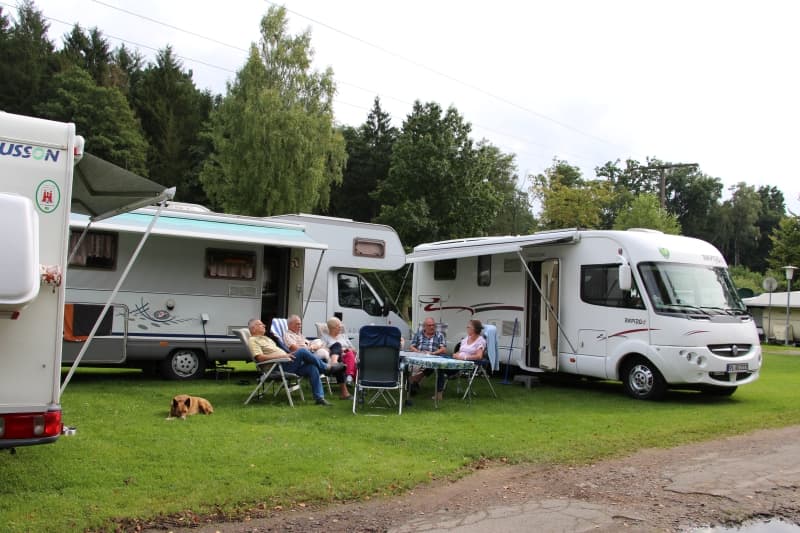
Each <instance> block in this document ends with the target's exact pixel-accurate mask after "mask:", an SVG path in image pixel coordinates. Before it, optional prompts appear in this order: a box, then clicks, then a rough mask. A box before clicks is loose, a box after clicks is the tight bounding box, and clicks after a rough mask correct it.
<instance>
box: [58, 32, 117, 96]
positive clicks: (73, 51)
mask: <svg viewBox="0 0 800 533" xmlns="http://www.w3.org/2000/svg"><path fill="white" fill-rule="evenodd" d="M59 53H60V55H61V56H62V57H63V58H64V60H65V61H66V62H67V63H68V64H70V65H75V66H79V67H81V68H83V69H84V70H85V71H86V72H88V73H89V74H90V75H91V76H92V78H94V81H95V83H97V85H100V86H101V87H105V86H108V85H110V84H111V60H112V54H111V47H110V46H109V44H108V41H107V40H106V39H105V38H104V37H103V33H102V32H101V31H100V30H98V29H97V28H92V29H91V30H89V33H88V34H86V33H84V32H83V29H81V27H80V25H79V24H75V26H73V27H72V31H71V32H70V33H68V34H67V35H65V36H64V46H63V47H62V49H61V51H60V52H59Z"/></svg>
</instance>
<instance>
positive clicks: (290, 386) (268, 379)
mask: <svg viewBox="0 0 800 533" xmlns="http://www.w3.org/2000/svg"><path fill="white" fill-rule="evenodd" d="M233 332H234V333H235V334H236V336H237V337H239V340H240V341H242V343H243V344H244V346H245V349H246V350H247V353H249V354H250V357H251V358H252V356H253V354H252V352H250V345H249V344H248V340H249V339H250V330H249V329H248V328H240V329H234V330H233ZM253 362H254V363H255V365H256V368H257V369H258V371H259V376H258V383H257V384H256V388H255V389H253V392H251V393H250V396H248V397H247V400H245V402H244V404H245V405H247V404H248V403H250V400H252V399H253V397H255V396H256V395H257V396H258V397H259V398H261V397H263V395H264V393H265V392H266V391H267V389H268V388H269V387H270V386H272V388H273V394H272V395H273V396H276V395H277V394H278V393H279V392H280V391H281V389H283V390H285V391H286V398H287V399H288V400H289V405H290V406H292V407H294V401H293V400H292V393H293V392H295V391H299V393H300V399H301V400H302V401H305V396H303V388H302V387H301V386H300V376H298V375H297V374H293V373H291V372H285V371H284V370H283V364H284V363H289V362H291V359H289V358H288V357H287V358H282V359H270V360H269V361H256V360H255V359H253Z"/></svg>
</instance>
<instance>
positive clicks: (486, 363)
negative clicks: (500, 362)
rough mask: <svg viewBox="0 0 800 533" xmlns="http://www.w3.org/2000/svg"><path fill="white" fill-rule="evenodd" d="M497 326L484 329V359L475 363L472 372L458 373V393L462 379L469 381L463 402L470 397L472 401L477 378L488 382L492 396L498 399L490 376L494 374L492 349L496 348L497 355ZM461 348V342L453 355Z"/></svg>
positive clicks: (488, 326)
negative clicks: (473, 386)
mask: <svg viewBox="0 0 800 533" xmlns="http://www.w3.org/2000/svg"><path fill="white" fill-rule="evenodd" d="M494 328H495V326H493V325H491V324H487V325H486V326H484V327H483V329H484V331H483V333H482V335H483V338H484V339H486V349H485V350H484V351H483V358H482V359H480V360H478V361H473V362H474V363H475V366H474V367H472V369H470V370H464V371H462V372H459V373H458V376H457V377H458V378H459V387H458V392H459V394H460V393H461V378H462V377H463V378H465V379H467V388H466V389H465V390H464V396H462V397H461V399H462V400H465V399H467V397H469V399H470V401H471V400H472V395H474V394H475V392H474V391H473V390H472V383H473V382H474V381H475V378H476V377H479V376H480V377H483V378H484V379H485V380H486V383H488V384H489V389H490V390H491V391H492V395H493V396H494V397H495V398H497V393H496V392H495V391H494V386H493V385H492V380H491V379H490V378H489V375H490V374H491V373H492V366H493V365H492V361H491V357H490V353H491V352H492V348H494V353H497V345H496V343H497V335H496V329H494ZM492 342H494V343H495V346H494V347H492V346H491V344H490V343H492ZM460 347H461V343H460V342H459V343H458V344H456V346H455V348H453V353H455V352H457V351H458V350H459V348H460Z"/></svg>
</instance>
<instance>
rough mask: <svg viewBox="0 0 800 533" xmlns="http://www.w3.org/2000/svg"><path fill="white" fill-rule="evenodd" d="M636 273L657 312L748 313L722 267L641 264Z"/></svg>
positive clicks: (700, 313) (696, 313)
mask: <svg viewBox="0 0 800 533" xmlns="http://www.w3.org/2000/svg"><path fill="white" fill-rule="evenodd" d="M639 274H640V275H641V276H642V280H643V281H644V286H645V290H646V291H647V295H648V297H649V298H650V302H651V303H652V305H653V308H654V309H655V311H656V312H657V313H666V314H670V313H677V314H695V315H698V314H699V315H744V314H747V310H746V308H745V305H744V304H743V303H742V301H741V299H740V298H739V295H738V294H737V293H736V288H735V287H734V286H733V282H731V279H730V276H728V271H727V269H725V268H722V267H712V266H707V265H689V264H681V263H641V264H640V265H639Z"/></svg>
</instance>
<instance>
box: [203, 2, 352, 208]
mask: <svg viewBox="0 0 800 533" xmlns="http://www.w3.org/2000/svg"><path fill="white" fill-rule="evenodd" d="M286 27H287V20H286V9H285V8H282V7H281V8H278V7H270V8H269V10H268V12H267V14H266V15H265V16H264V17H263V18H262V19H261V42H260V45H258V46H257V45H255V44H254V45H252V46H251V48H250V54H249V57H248V59H247V62H246V64H245V65H244V67H242V69H241V70H240V71H239V72H238V73H237V74H236V79H235V81H234V82H233V83H232V84H231V85H230V86H229V87H228V93H227V95H226V96H225V97H224V98H223V99H222V102H221V103H220V105H219V107H218V108H217V109H216V110H215V111H214V112H212V114H211V127H210V139H211V141H212V143H213V146H214V153H213V155H212V156H211V157H210V158H209V159H208V160H207V161H206V163H205V165H204V168H203V171H202V173H201V175H200V180H201V182H202V183H203V187H204V189H205V191H206V194H207V195H208V196H209V197H210V199H211V200H212V201H214V202H216V203H218V204H219V205H221V206H222V207H223V208H224V209H225V210H226V211H229V212H235V213H240V214H248V215H255V216H264V215H272V214H277V213H287V212H298V211H306V212H308V211H311V210H314V209H315V208H325V207H327V205H328V202H329V199H330V188H331V185H332V184H334V183H339V182H341V179H342V169H343V167H344V164H345V159H346V152H345V147H344V139H343V137H342V135H341V133H340V132H339V131H338V130H336V129H335V128H334V123H333V95H334V92H335V87H334V82H333V72H332V71H331V70H330V69H328V70H326V71H325V72H322V73H319V72H316V71H312V70H311V69H310V66H311V59H312V55H313V52H312V49H311V36H310V33H309V32H308V31H305V32H303V33H301V34H299V35H297V36H291V35H289V34H288V33H287V29H286Z"/></svg>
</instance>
